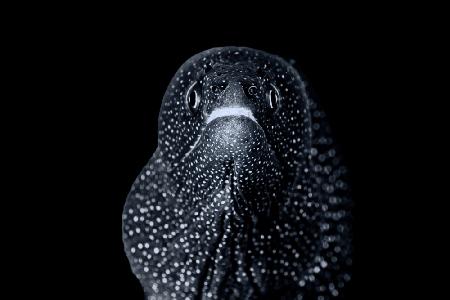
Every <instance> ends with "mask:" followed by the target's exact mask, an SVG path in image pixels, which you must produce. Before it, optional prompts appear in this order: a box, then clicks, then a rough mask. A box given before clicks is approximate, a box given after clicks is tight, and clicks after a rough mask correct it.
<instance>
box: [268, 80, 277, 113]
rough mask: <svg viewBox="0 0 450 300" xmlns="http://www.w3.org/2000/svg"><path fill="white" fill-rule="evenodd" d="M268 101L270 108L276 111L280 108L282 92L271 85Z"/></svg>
mask: <svg viewBox="0 0 450 300" xmlns="http://www.w3.org/2000/svg"><path fill="white" fill-rule="evenodd" d="M267 101H268V102H269V106H270V108H271V109H273V110H274V111H275V110H277V108H278V107H279V106H280V92H279V91H278V89H277V88H276V87H275V86H274V85H273V84H271V85H270V89H269V92H268V93H267Z"/></svg>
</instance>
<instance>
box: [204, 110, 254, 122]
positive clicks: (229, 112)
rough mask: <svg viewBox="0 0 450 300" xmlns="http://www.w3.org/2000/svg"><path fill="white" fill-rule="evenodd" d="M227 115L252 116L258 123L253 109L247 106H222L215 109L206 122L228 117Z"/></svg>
mask: <svg viewBox="0 0 450 300" xmlns="http://www.w3.org/2000/svg"><path fill="white" fill-rule="evenodd" d="M226 116H244V117H247V118H250V119H251V120H253V121H254V122H256V123H258V122H257V121H256V119H255V117H254V116H253V114H252V111H251V110H250V109H248V108H245V107H221V108H217V109H215V110H213V111H212V112H211V114H210V115H209V116H208V119H206V124H208V123H210V122H211V121H212V120H214V119H217V118H220V117H226Z"/></svg>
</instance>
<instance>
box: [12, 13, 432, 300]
mask: <svg viewBox="0 0 450 300" xmlns="http://www.w3.org/2000/svg"><path fill="white" fill-rule="evenodd" d="M179 10H180V11H181V12H180V14H174V13H173V12H172V9H161V10H156V9H153V10H146V11H145V13H144V14H137V13H136V12H133V13H131V14H128V13H121V11H120V8H118V9H117V10H115V11H114V13H111V12H109V11H105V10H103V9H100V10H96V11H95V13H92V14H91V13H85V12H83V13H79V14H78V13H75V14H71V15H70V16H69V15H66V14H60V15H57V16H52V17H51V18H46V17H42V18H39V17H38V18H37V19H38V20H36V21H35V22H34V21H33V22H31V24H27V25H26V26H25V28H24V30H23V35H18V36H16V39H18V40H22V41H25V43H24V46H23V47H22V46H21V47H18V48H19V50H20V51H19V55H20V56H21V61H22V62H23V63H24V65H25V66H26V70H27V72H25V76H26V77H28V79H31V81H32V83H31V84H30V85H29V88H28V87H27V88H25V87H22V88H21V89H20V92H21V91H22V90H27V92H30V94H32V95H34V96H33V97H32V98H31V101H30V103H29V104H28V103H27V108H28V109H27V110H26V112H24V114H26V118H27V119H28V120H31V122H30V124H29V125H28V126H27V127H26V129H25V131H26V132H27V133H28V135H27V139H26V140H25V143H26V144H27V147H26V148H25V149H26V151H27V153H26V154H24V156H23V157H26V159H24V160H25V163H26V164H28V162H30V164H31V163H37V165H36V166H33V168H32V170H35V172H37V174H38V175H37V176H34V180H33V182H31V183H30V182H29V183H27V184H29V185H30V186H32V187H33V191H32V192H33V193H34V192H35V191H39V192H41V193H42V195H44V196H43V197H42V198H41V196H39V197H36V196H35V197H32V198H30V199H31V200H30V204H29V205H28V206H27V207H28V208H29V209H30V212H29V214H30V219H29V220H32V224H33V225H32V226H31V227H27V229H26V230H27V231H26V233H25V235H26V236H27V239H26V241H27V243H33V245H34V249H35V251H34V250H33V251H31V252H28V251H27V250H20V251H23V252H24V256H23V257H26V260H27V265H28V266H29V267H28V270H26V271H25V272H24V271H23V270H22V269H20V271H19V275H18V277H19V278H22V277H23V276H24V274H25V277H26V278H28V282H32V286H33V287H34V285H36V286H37V287H36V289H35V288H30V287H29V288H28V289H32V290H33V294H36V291H38V293H40V292H42V294H43V295H44V296H45V297H47V298H53V297H54V298H55V299H65V298H71V297H73V298H75V299H143V294H142V291H141V288H140V285H139V283H138V282H137V280H136V279H135V278H134V276H133V275H132V273H131V271H130V269H129V265H128V261H127V258H126V256H125V254H124V251H123V246H122V240H121V213H122V207H123V205H124V203H125V199H126V196H127V193H128V191H129V189H130V187H131V184H132V182H133V181H134V179H135V177H136V176H137V174H138V173H139V171H140V170H141V168H142V167H143V166H144V165H145V163H146V162H147V160H148V159H149V158H150V157H151V155H152V153H153V151H154V150H155V148H156V141H157V131H156V129H157V116H158V112H159V106H160V103H161V99H162V96H163V94H164V91H165V89H166V87H167V85H168V84H169V82H170V80H171V77H172V76H173V75H174V73H175V72H176V70H177V69H178V67H179V66H180V65H181V64H182V63H183V62H184V61H185V60H186V59H188V58H189V57H190V56H192V55H194V54H196V53H197V52H200V51H202V50H205V49H208V48H211V47H217V46H227V45H235V46H247V47H253V48H258V49H261V50H265V51H268V52H271V53H274V54H278V55H280V56H282V57H284V58H286V59H294V60H295V61H296V63H295V66H296V67H297V69H298V70H300V71H301V73H302V74H303V75H304V77H305V79H306V81H307V82H308V83H309V85H310V86H311V88H312V90H313V91H314V94H315V95H314V96H315V97H316V98H318V100H319V101H320V102H321V104H322V106H323V108H324V109H325V111H326V113H327V114H328V117H329V120H330V123H331V126H332V128H333V130H334V133H335V136H336V140H337V141H338V143H339V145H340V146H341V149H342V152H343V155H344V159H345V161H346V163H347V165H348V166H349V169H350V177H351V178H350V179H351V183H352V187H353V192H352V193H353V199H354V204H355V206H354V231H355V234H354V274H353V280H352V283H351V285H350V286H349V288H348V290H347V291H346V292H347V298H346V299H370V298H372V297H373V298H375V299H385V298H389V297H395V296H399V297H402V296H404V295H405V293H406V292H407V291H411V290H413V289H411V285H412V282H413V281H412V280H410V277H415V276H413V275H408V273H410V271H415V270H417V269H418V268H419V262H418V261H417V260H416V259H414V258H409V257H407V256H408V255H407V254H408V253H411V251H413V250H411V248H415V249H416V248H417V245H420V244H419V243H418V242H417V243H416V241H418V239H419V238H420V236H422V235H424V234H425V233H423V232H421V231H420V230H416V229H418V228H416V227H411V225H410V224H409V223H406V222H405V221H404V218H405V217H406V218H407V219H412V218H414V215H413V213H412V212H411V211H410V210H409V208H410V207H411V206H412V203H411V202H414V201H413V200H412V199H411V198H410V197H407V196H406V194H405V187H407V186H410V185H411V184H412V183H411V182H409V181H408V180H407V179H406V178H405V176H404V173H405V171H406V172H409V170H411V172H412V171H414V170H415V171H417V170H418V165H419V164H420V163H419V162H418V161H416V160H415V159H414V156H413V155H412V154H411V152H410V147H409V146H410V145H412V144H414V143H415V141H416V137H417V136H418V135H419V134H420V132H418V131H414V130H412V127H411V126H410V118H411V115H412V113H411V109H412V107H414V106H415V105H416V103H414V100H413V99H412V98H409V97H407V96H406V95H405V94H404V93H403V91H402V87H403V85H404V82H403V81H404V79H403V75H401V73H402V72H404V71H405V70H404V67H405V65H407V63H405V61H407V59H405V56H406V55H407V51H405V49H408V47H405V45H404V44H405V43H406V41H407V40H409V37H410V35H411V28H410V27H409V25H408V24H405V23H403V22H401V21H399V22H396V21H395V20H397V17H398V16H397V15H396V14H393V15H390V14H387V15H386V14H382V15H380V14H376V13H375V14H374V15H371V14H369V13H368V12H370V9H365V10H361V11H360V12H359V13H354V12H353V11H351V10H350V8H345V7H344V8H341V10H339V11H337V10H334V9H331V10H330V11H329V12H328V13H324V12H323V10H318V11H315V12H316V14H315V15H314V16H312V15H311V11H309V10H305V9H302V8H282V9H279V8H278V9H274V8H273V7H270V8H268V7H266V8H265V9H263V11H262V12H259V11H255V10H253V9H250V10H248V11H246V12H245V13H242V12H241V13H240V14H239V13H236V12H239V10H238V9H233V10H227V9H226V8H225V7H223V11H224V13H223V14H218V11H221V10H222V9H219V8H213V9H212V10H209V11H208V10H207V11H205V12H203V11H198V10H194V11H185V12H184V13H183V9H182V8H180V9H179ZM21 70H25V67H23V69H22V68H19V71H21ZM20 105H21V103H20ZM23 105H25V104H23ZM405 158H406V159H405ZM411 166H413V167H411ZM36 195H37V194H36ZM38 198H39V199H38ZM41 199H44V200H41ZM16 238H17V236H16ZM18 239H21V237H19V238H18ZM30 241H31V242H30ZM405 244H407V245H408V246H407V248H408V249H407V250H405V246H404V245H405ZM25 249H26V248H25ZM18 251H19V250H18ZM29 272H31V273H29ZM414 280H421V279H420V278H419V279H417V278H414ZM33 283H34V284H33ZM24 286H25V287H27V286H29V283H27V284H25V285H24ZM19 289H20V288H19ZM413 291H414V290H413Z"/></svg>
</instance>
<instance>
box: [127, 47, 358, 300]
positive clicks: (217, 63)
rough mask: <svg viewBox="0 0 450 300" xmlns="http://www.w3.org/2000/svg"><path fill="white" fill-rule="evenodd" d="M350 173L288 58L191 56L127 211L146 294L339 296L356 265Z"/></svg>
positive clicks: (236, 53)
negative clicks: (353, 248)
mask: <svg viewBox="0 0 450 300" xmlns="http://www.w3.org/2000/svg"><path fill="white" fill-rule="evenodd" d="M345 174H346V168H345V167H344V166H342V163H341V159H340V158H339V156H338V153H337V152H336V148H335V145H334V141H333V139H332V137H331V136H330V133H329V128H328V126H327V123H326V121H325V116H324V113H323V112H322V111H321V110H319V108H318V107H317V104H316V103H315V102H314V100H313V99H311V98H310V97H309V96H308V93H307V91H306V86H305V83H304V81H303V80H302V79H301V77H300V75H299V74H298V72H297V71H296V70H295V69H294V68H293V67H292V66H291V65H290V64H289V63H287V62H286V61H285V60H283V59H282V58H280V57H278V56H275V55H271V54H268V53H266V52H263V51H259V50H255V49H250V48H240V47H223V48H213V49H210V50H207V51H204V52H201V53H199V54H197V55H195V56H193V57H192V58H190V59H189V60H188V61H187V62H185V63H184V64H183V65H182V66H181V68H180V69H179V70H178V71H177V73H176V74H175V76H174V78H173V79H172V81H171V82H170V84H169V87H168V88H167V91H166V93H165V95H164V99H163V101H162V105H161V110H160V114H159V126H158V147H157V149H156V151H155V153H154V154H153V156H152V157H151V158H150V160H149V162H148V163H147V165H146V166H145V167H144V168H143V170H142V172H141V173H140V174H139V175H138V177H137V179H136V181H135V182H134V184H133V186H132V187H131V191H130V193H129V195H128V198H127V201H126V204H125V207H124V211H123V240H124V245H125V251H126V254H127V256H128V259H129V261H130V265H131V268H132V271H133V273H134V274H135V275H136V277H137V278H138V279H139V281H140V283H141V285H142V287H143V288H144V291H145V295H146V298H147V299H183V300H185V299H317V300H325V299H335V298H339V297H340V296H342V293H341V292H342V289H343V287H344V286H345V285H346V283H347V282H348V281H349V280H350V271H349V270H350V267H351V263H352V261H351V215H350V199H349V196H348V184H347V182H346V181H345V177H346V175H345Z"/></svg>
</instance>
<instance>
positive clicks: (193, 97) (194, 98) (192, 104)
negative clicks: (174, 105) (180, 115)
mask: <svg viewBox="0 0 450 300" xmlns="http://www.w3.org/2000/svg"><path fill="white" fill-rule="evenodd" d="M200 99H201V96H200V90H199V85H198V84H197V82H195V83H194V84H192V85H191V86H190V88H189V89H188V92H187V94H186V105H187V107H188V108H189V110H190V111H191V113H194V112H195V111H196V110H197V108H198V106H199V104H200Z"/></svg>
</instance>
